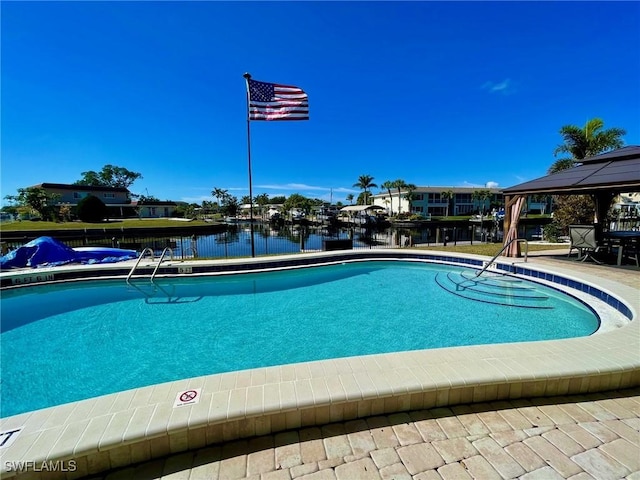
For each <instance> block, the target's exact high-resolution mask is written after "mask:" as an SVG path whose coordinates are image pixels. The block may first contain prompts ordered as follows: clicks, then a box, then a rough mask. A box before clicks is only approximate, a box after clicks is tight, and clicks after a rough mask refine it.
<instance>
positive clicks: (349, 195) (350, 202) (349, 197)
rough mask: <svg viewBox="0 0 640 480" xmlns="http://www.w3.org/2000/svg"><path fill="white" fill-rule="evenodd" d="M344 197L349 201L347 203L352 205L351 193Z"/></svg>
mask: <svg viewBox="0 0 640 480" xmlns="http://www.w3.org/2000/svg"><path fill="white" fill-rule="evenodd" d="M344 199H345V200H346V201H347V202H349V205H353V193H350V194H348V195H347V196H346V197H344Z"/></svg>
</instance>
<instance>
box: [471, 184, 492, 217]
mask: <svg viewBox="0 0 640 480" xmlns="http://www.w3.org/2000/svg"><path fill="white" fill-rule="evenodd" d="M492 195H493V194H492V193H491V190H488V189H486V188H483V189H480V190H474V191H473V193H472V194H471V198H473V200H474V201H477V202H478V203H479V204H480V206H479V210H480V215H481V216H482V215H484V208H485V206H486V203H487V200H491V196H492Z"/></svg>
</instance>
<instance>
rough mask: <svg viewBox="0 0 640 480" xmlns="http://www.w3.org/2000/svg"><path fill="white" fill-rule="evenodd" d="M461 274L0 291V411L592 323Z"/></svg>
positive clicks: (578, 308)
mask: <svg viewBox="0 0 640 480" xmlns="http://www.w3.org/2000/svg"><path fill="white" fill-rule="evenodd" d="M469 272H471V271H470V270H466V271H464V270H462V269H459V268H456V267H449V266H442V265H429V264H422V263H411V262H379V261H378V262H375V261H370V262H359V263H350V264H341V265H335V266H325V267H313V268H305V269H299V270H293V271H281V272H270V273H248V274H242V275H229V276H222V277H200V278H195V277H193V278H187V279H177V278H173V279H156V284H157V285H156V286H154V285H153V284H151V283H150V282H149V280H148V279H145V280H135V281H134V282H132V283H133V286H128V285H126V284H125V282H124V281H123V280H118V281H100V282H98V281H91V282H77V283H68V284H64V285H51V286H37V287H30V288H21V289H16V290H11V291H6V292H3V295H2V302H1V304H0V305H1V307H0V308H1V314H2V317H1V318H2V324H1V333H0V347H1V354H0V355H1V362H2V385H1V387H2V399H1V416H2V417H6V416H10V415H14V414H17V413H21V412H26V411H31V410H35V409H39V408H43V407H47V406H52V405H58V404H62V403H67V402H70V401H76V400H80V399H84V398H90V397H95V396H98V395H103V394H107V393H113V392H117V391H122V390H127V389H130V388H135V387H141V386H146V385H151V384H156V383H161V382H167V381H172V380H177V379H182V378H189V377H196V376H201V375H208V374H213V373H221V372H227V371H234V370H241V369H247V368H255V367H261V366H272V365H281V364H287V363H294V362H302V361H311V360H319V359H327V358H337V357H345V356H352V355H367V354H374V353H383V352H394V351H403V350H414V349H425V348H438V347H447V346H460V345H475V344H487V343H504V342H520V341H534V340H547V339H557V338H567V337H576V336H584V335H589V334H591V333H593V332H594V331H595V330H597V328H598V325H599V321H598V318H597V317H596V316H595V315H594V313H593V312H592V311H591V310H590V309H589V308H588V307H586V306H585V305H583V304H582V303H581V302H579V301H577V300H575V299H574V298H572V297H569V296H567V295H564V294H562V293H560V292H558V291H556V290H554V289H550V288H547V287H544V286H542V285H537V284H534V283H531V282H525V281H520V280H517V281H515V280H514V282H513V288H511V285H510V286H509V290H508V291H507V292H506V293H505V292H504V291H505V288H506V287H504V286H503V285H502V284H501V281H500V280H496V281H490V282H488V283H486V284H476V283H475V282H474V281H473V280H469V279H471V278H472V277H473V275H474V274H473V273H471V274H470V273H469ZM507 278H510V277H507ZM452 279H453V280H455V279H458V280H457V281H458V283H456V282H455V281H453V282H452ZM511 280H513V279H511ZM447 282H448V283H447ZM470 283H472V284H473V288H472V289H468V290H467V289H466V286H468V284H470ZM467 292H468V293H467ZM509 304H511V305H512V306H509Z"/></svg>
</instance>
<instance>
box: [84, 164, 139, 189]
mask: <svg viewBox="0 0 640 480" xmlns="http://www.w3.org/2000/svg"><path fill="white" fill-rule="evenodd" d="M141 178H142V174H141V173H138V172H132V171H131V170H128V169H126V168H124V167H117V166H115V165H105V166H104V167H102V170H100V172H95V171H93V170H89V171H87V172H82V178H81V179H80V180H77V181H76V182H74V185H87V186H93V187H114V188H116V187H120V188H129V187H130V186H131V185H132V184H133V183H134V182H135V181H136V180H138V179H141Z"/></svg>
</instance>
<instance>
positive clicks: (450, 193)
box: [440, 190, 454, 217]
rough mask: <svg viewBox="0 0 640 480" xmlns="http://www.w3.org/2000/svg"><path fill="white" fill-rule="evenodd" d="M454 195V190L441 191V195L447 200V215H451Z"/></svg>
mask: <svg viewBox="0 0 640 480" xmlns="http://www.w3.org/2000/svg"><path fill="white" fill-rule="evenodd" d="M453 196H454V194H453V190H445V191H444V192H442V193H440V197H441V198H443V199H445V200H446V201H447V212H446V214H445V217H448V216H449V204H450V203H451V199H452V198H453Z"/></svg>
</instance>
